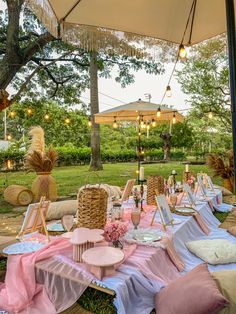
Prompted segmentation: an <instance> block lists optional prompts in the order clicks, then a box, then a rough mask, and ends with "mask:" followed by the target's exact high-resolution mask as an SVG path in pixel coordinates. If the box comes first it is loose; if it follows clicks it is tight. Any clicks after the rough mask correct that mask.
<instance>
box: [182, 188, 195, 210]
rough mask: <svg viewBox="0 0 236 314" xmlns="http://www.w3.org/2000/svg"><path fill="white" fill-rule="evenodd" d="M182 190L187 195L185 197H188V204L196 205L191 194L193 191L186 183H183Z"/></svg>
mask: <svg viewBox="0 0 236 314" xmlns="http://www.w3.org/2000/svg"><path fill="white" fill-rule="evenodd" d="M183 190H184V192H185V193H186V196H187V199H188V202H189V204H190V206H193V205H196V198H195V196H194V195H193V193H192V191H191V189H190V186H189V185H188V184H187V183H184V184H183Z"/></svg>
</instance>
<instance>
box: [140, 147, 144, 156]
mask: <svg viewBox="0 0 236 314" xmlns="http://www.w3.org/2000/svg"><path fill="white" fill-rule="evenodd" d="M140 154H141V155H144V150H143V149H142V147H141V151H140Z"/></svg>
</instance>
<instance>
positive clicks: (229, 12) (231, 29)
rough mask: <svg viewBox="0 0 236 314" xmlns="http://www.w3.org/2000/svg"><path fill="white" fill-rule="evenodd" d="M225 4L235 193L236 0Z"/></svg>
mask: <svg viewBox="0 0 236 314" xmlns="http://www.w3.org/2000/svg"><path fill="white" fill-rule="evenodd" d="M225 5H226V20H227V37H228V54H229V78H230V95H231V114H232V136H233V154H234V193H236V38H235V15H234V14H235V13H234V12H235V11H234V0H225Z"/></svg>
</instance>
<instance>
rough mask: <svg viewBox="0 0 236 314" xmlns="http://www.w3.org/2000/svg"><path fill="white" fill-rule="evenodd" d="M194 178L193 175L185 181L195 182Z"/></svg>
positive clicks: (189, 183)
mask: <svg viewBox="0 0 236 314" xmlns="http://www.w3.org/2000/svg"><path fill="white" fill-rule="evenodd" d="M195 180H196V178H195V177H194V176H191V177H190V178H189V179H188V180H187V183H188V185H192V184H193V183H194V182H195Z"/></svg>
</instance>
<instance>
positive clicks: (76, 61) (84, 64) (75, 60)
mask: <svg viewBox="0 0 236 314" xmlns="http://www.w3.org/2000/svg"><path fill="white" fill-rule="evenodd" d="M31 60H32V61H34V62H41V61H53V60H54V59H53V58H44V57H42V58H41V57H40V58H39V57H32V58H31ZM58 61H64V62H74V63H76V64H78V65H80V66H82V67H88V66H89V63H83V62H80V61H78V60H77V59H75V58H72V59H68V58H61V59H60V60H58Z"/></svg>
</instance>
